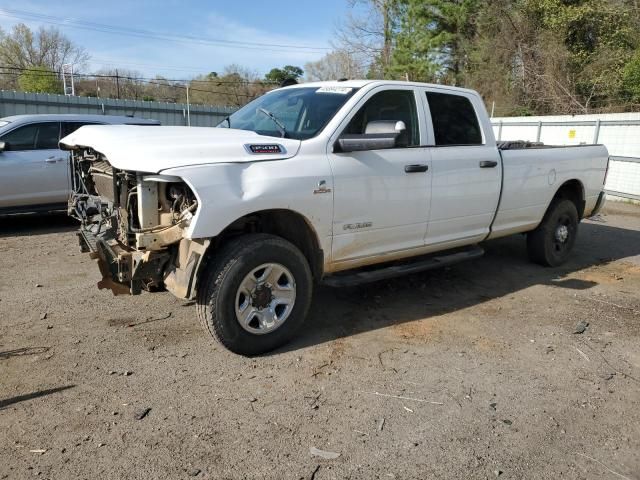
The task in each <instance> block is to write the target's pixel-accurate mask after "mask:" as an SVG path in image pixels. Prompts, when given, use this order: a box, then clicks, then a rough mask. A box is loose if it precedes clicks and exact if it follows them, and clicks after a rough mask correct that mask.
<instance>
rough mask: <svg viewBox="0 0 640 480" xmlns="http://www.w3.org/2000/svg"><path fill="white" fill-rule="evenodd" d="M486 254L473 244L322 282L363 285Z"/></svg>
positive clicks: (334, 285) (333, 285) (337, 276)
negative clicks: (449, 251)
mask: <svg viewBox="0 0 640 480" xmlns="http://www.w3.org/2000/svg"><path fill="white" fill-rule="evenodd" d="M482 255H484V250H483V249H482V248H481V247H479V246H477V245H476V246H473V247H471V248H466V249H464V250H459V249H458V250H455V251H453V252H451V253H446V252H443V253H439V254H433V255H430V256H428V257H425V256H422V257H419V260H413V261H409V262H406V261H405V262H404V263H398V262H395V263H393V264H391V265H390V266H387V267H377V268H375V267H374V269H371V267H370V268H369V269H368V270H363V269H359V270H354V271H351V272H349V271H347V272H345V273H337V274H335V275H330V276H328V277H326V278H325V279H324V280H323V281H322V283H324V284H325V285H328V286H329V287H350V286H353V285H361V284H363V283H371V282H377V281H379V280H387V279H389V278H394V277H399V276H401V275H407V274H410V273H418V272H424V271H425V270H432V269H434V268H440V267H446V266H448V265H453V264H455V263H460V262H463V261H465V260H471V259H474V258H478V257H481V256H482Z"/></svg>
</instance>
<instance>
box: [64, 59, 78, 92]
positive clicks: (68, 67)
mask: <svg viewBox="0 0 640 480" xmlns="http://www.w3.org/2000/svg"><path fill="white" fill-rule="evenodd" d="M62 89H63V91H64V94H65V95H66V96H73V95H75V94H76V88H75V84H74V83H73V64H71V63H65V64H64V65H62Z"/></svg>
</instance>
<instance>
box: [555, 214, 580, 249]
mask: <svg viewBox="0 0 640 480" xmlns="http://www.w3.org/2000/svg"><path fill="white" fill-rule="evenodd" d="M574 230H575V227H574V226H573V224H572V221H571V217H569V215H562V216H561V217H560V218H558V223H557V224H556V228H555V230H554V232H553V240H552V243H553V249H554V251H555V252H556V253H557V254H562V253H564V252H565V251H566V250H567V249H568V248H569V247H570V243H571V242H572V238H573V234H574Z"/></svg>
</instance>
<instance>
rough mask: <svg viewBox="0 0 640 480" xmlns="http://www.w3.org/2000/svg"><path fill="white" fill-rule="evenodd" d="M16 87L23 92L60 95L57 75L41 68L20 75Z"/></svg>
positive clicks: (60, 89) (60, 88)
mask: <svg viewBox="0 0 640 480" xmlns="http://www.w3.org/2000/svg"><path fill="white" fill-rule="evenodd" d="M18 86H19V87H20V90H22V91H24V92H31V93H62V87H61V85H60V78H59V77H58V75H57V74H56V73H55V72H52V71H51V70H49V69H47V68H46V67H43V66H41V67H38V68H33V69H30V70H27V71H24V72H22V73H20V75H19V77H18Z"/></svg>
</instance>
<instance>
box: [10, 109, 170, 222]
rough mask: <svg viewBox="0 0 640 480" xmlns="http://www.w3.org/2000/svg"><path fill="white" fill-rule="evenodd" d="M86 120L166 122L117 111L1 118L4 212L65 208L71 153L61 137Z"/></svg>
mask: <svg viewBox="0 0 640 480" xmlns="http://www.w3.org/2000/svg"><path fill="white" fill-rule="evenodd" d="M83 125H160V122H158V121H157V120H148V119H144V118H136V117H126V116H111V115H73V114H70V115H66V114H65V115H15V116H12V117H4V118H0V214H7V213H20V212H36V211H51V210H58V209H65V208H66V205H67V199H68V198H69V195H70V193H71V182H70V175H69V154H68V152H64V151H63V150H60V149H59V148H58V141H59V140H60V139H61V138H63V137H65V136H67V135H69V134H70V133H72V132H73V131H75V130H77V129H78V128H80V127H82V126H83Z"/></svg>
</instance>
